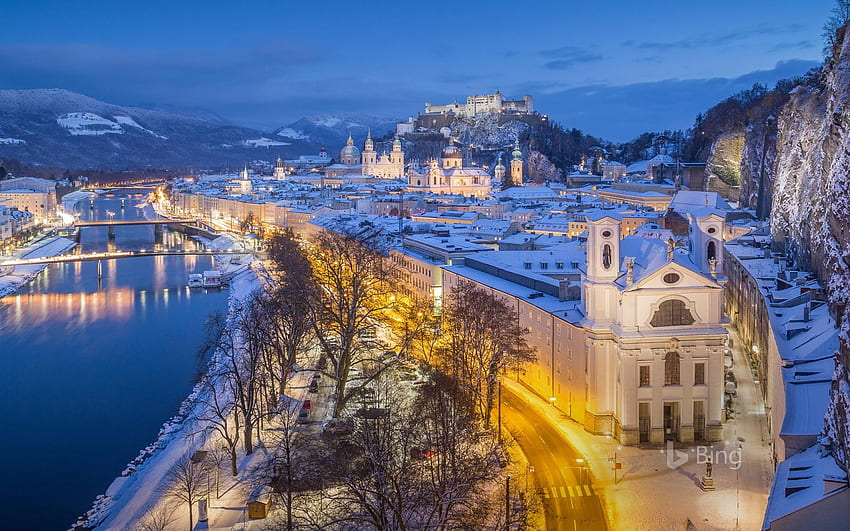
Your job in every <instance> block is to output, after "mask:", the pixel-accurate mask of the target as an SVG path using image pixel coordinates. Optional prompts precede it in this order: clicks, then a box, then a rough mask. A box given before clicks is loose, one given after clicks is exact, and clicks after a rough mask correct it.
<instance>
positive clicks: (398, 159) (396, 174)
mask: <svg viewBox="0 0 850 531" xmlns="http://www.w3.org/2000/svg"><path fill="white" fill-rule="evenodd" d="M323 171H324V173H325V177H338V176H341V175H352V174H361V175H368V176H372V177H378V178H379V179H401V178H402V177H404V151H402V149H401V139H400V138H399V137H398V135H396V137H395V138H394V139H393V144H392V150H391V151H390V152H389V153H382V154H380V155H379V154H378V152H377V151H375V142H374V141H373V140H372V132H371V131H369V133H368V135H367V136H366V141H365V142H364V145H363V151H360V149H358V148H357V146H355V145H354V139H352V138H351V135H350V134H349V135H348V140H347V141H346V143H345V146H344V147H343V148H342V150H340V152H339V163H337V164H331V165H329V166H326V167H325V168H324V170H323Z"/></svg>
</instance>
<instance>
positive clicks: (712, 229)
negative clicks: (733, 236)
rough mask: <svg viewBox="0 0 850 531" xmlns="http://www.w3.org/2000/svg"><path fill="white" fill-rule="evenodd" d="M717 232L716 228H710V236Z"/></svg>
mask: <svg viewBox="0 0 850 531" xmlns="http://www.w3.org/2000/svg"><path fill="white" fill-rule="evenodd" d="M715 232H717V229H715V228H714V227H709V228H708V233H709V234H714V233H715Z"/></svg>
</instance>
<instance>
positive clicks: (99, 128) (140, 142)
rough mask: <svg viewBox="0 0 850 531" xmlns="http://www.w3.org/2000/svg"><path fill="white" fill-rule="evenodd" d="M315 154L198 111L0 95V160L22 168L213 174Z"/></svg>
mask: <svg viewBox="0 0 850 531" xmlns="http://www.w3.org/2000/svg"><path fill="white" fill-rule="evenodd" d="M318 147H319V146H318V145H316V144H314V143H312V142H310V141H308V140H307V139H304V138H292V139H289V138H284V137H275V136H274V135H271V134H269V133H265V134H264V133H262V132H260V131H257V130H254V129H250V128H246V127H238V126H234V125H230V124H227V123H225V122H224V121H223V120H221V119H219V118H217V117H216V116H215V115H213V114H211V113H203V112H200V111H179V110H176V109H168V108H160V109H157V110H150V109H142V108H138V107H122V106H119V105H112V104H109V103H105V102H102V101H99V100H96V99H93V98H89V97H87V96H84V95H81V94H76V93H73V92H69V91H67V90H62V89H36V90H0V157H3V158H11V159H17V160H20V161H22V162H24V163H26V164H32V165H43V166H49V167H64V168H108V169H123V168H143V167H157V168H163V167H188V166H196V167H216V166H222V165H240V164H242V163H243V162H245V161H247V160H254V159H267V160H274V159H275V158H277V157H278V156H282V157H284V158H287V157H292V156H295V155H298V154H302V153H313V152H315V151H317V150H318Z"/></svg>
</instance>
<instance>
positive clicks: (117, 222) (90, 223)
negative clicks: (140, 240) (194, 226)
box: [74, 218, 197, 228]
mask: <svg viewBox="0 0 850 531" xmlns="http://www.w3.org/2000/svg"><path fill="white" fill-rule="evenodd" d="M187 223H197V220H195V219H192V218H185V219H169V218H158V219H110V220H104V221H80V220H77V221H74V227H77V228H82V227H117V226H119V225H172V224H182V225H184V224H187Z"/></svg>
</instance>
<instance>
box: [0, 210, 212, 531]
mask: <svg viewBox="0 0 850 531" xmlns="http://www.w3.org/2000/svg"><path fill="white" fill-rule="evenodd" d="M123 199H124V205H125V207H124V208H123V209H122V208H121V201H122V196H117V197H101V198H98V199H95V200H94V203H93V206H94V208H93V209H90V207H89V202H88V201H85V202H83V203H80V205H79V206H80V211H81V216H82V218H83V219H93V220H106V219H109V218H110V217H111V216H112V215H114V218H115V219H140V218H142V217H143V216H142V210H141V209H139V208H137V207H136V206H135V205H136V204H137V203H139V202H141V201H142V198H140V197H123ZM110 213H112V214H110ZM153 245H154V229H153V228H152V227H151V226H135V227H117V228H116V229H115V239H114V242H110V241H109V239H108V237H107V229H106V228H100V227H99V228H87V229H83V233H82V241H81V248H82V251H83V252H89V251H95V250H106V249H107V248H109V249H113V248H114V249H118V250H133V249H143V248H147V249H150V248H152V246H153ZM162 245H163V246H166V247H172V248H195V247H196V246H197V245H198V244H197V243H196V242H195V241H194V240H192V239H190V238H189V237H187V236H184V235H182V234H179V233H175V232H170V231H166V232H165V233H164V235H163V237H162ZM211 268H212V258H211V257H208V256H203V257H193V256H160V257H144V258H125V259H120V260H111V261H104V262H103V277H102V279H100V280H99V279H98V275H97V262H75V263H67V264H59V265H51V266H49V267H48V268H47V269H45V271H44V272H42V273H41V275H39V277H38V278H36V279H35V280H34V281H33V282H31V283H30V284H29V285H27V286H25V287H23V288H22V289H21V290H19V291H18V292H17V293H15V294H12V295H9V296H7V297H5V298H3V299H0V393H2V394H0V425H2V429H0V434H2V435H0V471H2V474H3V475H2V477H0V507H2V512H1V513H0V529H15V530H28V529H33V530H35V529H38V530H43V529H57V530H64V529H67V528H68V527H70V525H71V524H73V523H74V521H75V520H76V518H77V517H78V516H80V515H81V514H82V513H84V512H85V511H86V510H88V508H89V507H90V505H91V502H92V500H93V499H94V498H95V496H97V495H98V494H101V493H103V492H104V491H105V490H106V488H107V487H108V486H109V484H110V482H111V481H112V479H113V478H115V477H116V476H118V475H119V474H120V473H121V471H122V470H123V469H124V467H125V466H126V464H127V463H128V462H129V461H130V460H132V459H133V458H134V457H135V456H136V455H137V454H138V452H139V450H141V449H142V448H144V447H145V446H146V445H148V444H149V443H150V442H152V441H153V440H154V439H155V438H156V436H157V433H158V430H159V428H160V426H161V425H162V423H163V422H164V421H165V420H167V419H168V418H169V417H170V416H172V415H173V414H174V413H176V410H177V407H178V405H179V404H180V402H181V401H182V400H183V399H184V398H185V397H186V395H188V393H189V392H190V391H191V388H192V382H193V379H194V378H195V375H196V373H197V370H198V367H199V362H198V359H197V351H198V347H199V345H200V344H201V343H202V341H203V335H204V331H203V323H204V321H205V319H206V318H207V316H208V315H209V314H210V313H212V312H214V311H224V310H226V306H227V291H226V290H222V291H203V290H192V291H190V290H189V289H188V288H187V287H186V279H187V275H188V274H189V273H191V272H200V271H203V270H205V269H211Z"/></svg>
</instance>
